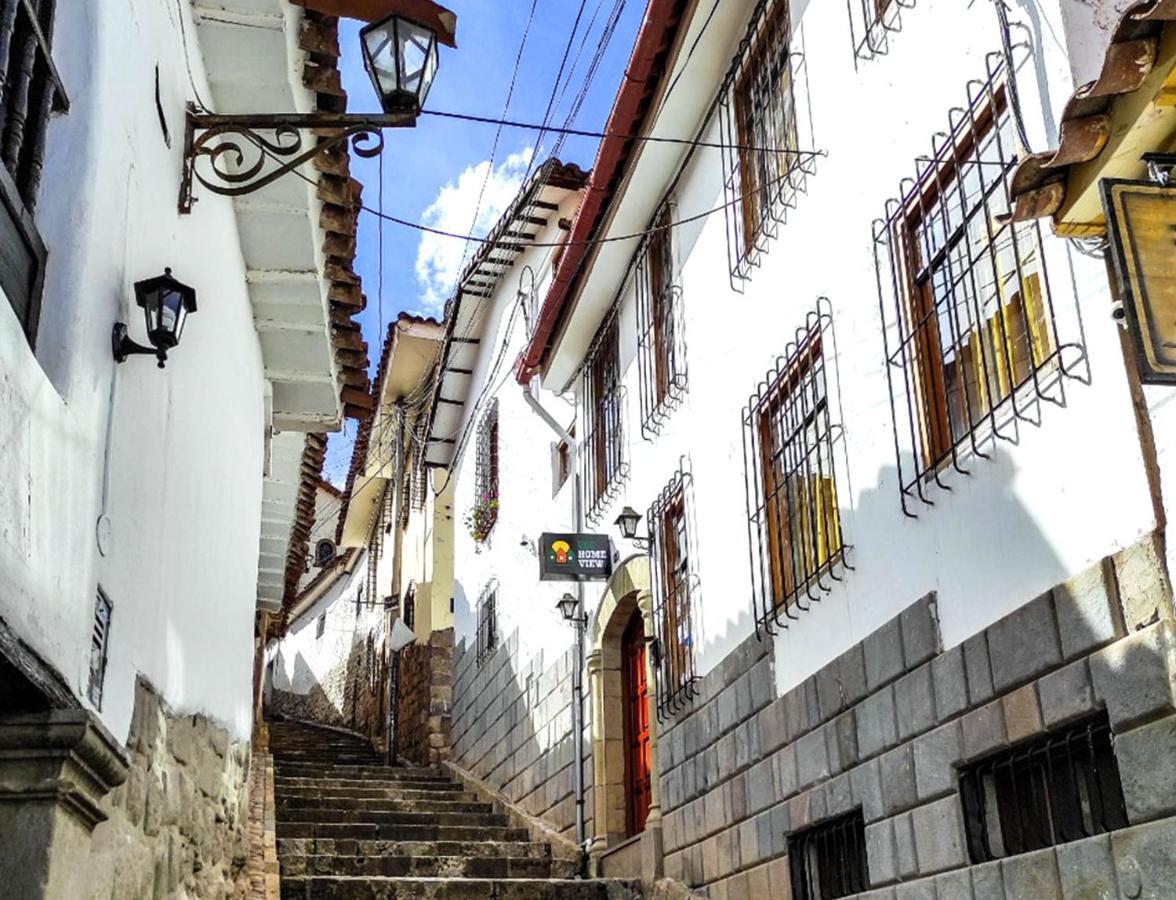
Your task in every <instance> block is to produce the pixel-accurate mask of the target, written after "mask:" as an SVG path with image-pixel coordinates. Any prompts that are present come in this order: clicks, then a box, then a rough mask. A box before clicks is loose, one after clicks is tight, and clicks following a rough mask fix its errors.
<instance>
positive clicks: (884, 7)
mask: <svg viewBox="0 0 1176 900" xmlns="http://www.w3.org/2000/svg"><path fill="white" fill-rule="evenodd" d="M914 5H915V0H849V30H850V35H851V37H852V39H853V53H854V56H855V57H856V58H857V59H861V60H869V59H873V58H874V57H875V56H882V55H883V54H885V53H886V52H887V51H888V50H889V49H890V35H892V34H895V33H896V32H898V31H899V30H901V28H902V11H903V10H906V9H911V8H912V7H914Z"/></svg>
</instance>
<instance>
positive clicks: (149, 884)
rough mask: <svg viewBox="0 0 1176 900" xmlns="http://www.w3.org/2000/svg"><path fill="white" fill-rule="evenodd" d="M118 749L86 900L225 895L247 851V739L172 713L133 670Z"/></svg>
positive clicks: (215, 898) (206, 899)
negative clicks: (130, 703)
mask: <svg viewBox="0 0 1176 900" xmlns="http://www.w3.org/2000/svg"><path fill="white" fill-rule="evenodd" d="M127 751H128V754H129V756H130V759H131V766H130V771H129V773H128V777H127V780H126V782H125V783H124V784H122V785H121V786H120V787H118V788H116V789H115V790H113V791H111V792H110V794H108V795H107V796H106V798H105V799H104V800H103V802H102V808H103V811H104V812H106V814H107V815H108V816H109V818H108V819H107V820H106V821H105V822H103V823H101V824H99V825H98V827H97V828H95V829H94V833H93V838H92V843H91V849H90V858H89V860H88V861H86V862H85V863H84V864H85V865H86V866H87V878H88V883H89V884H90V886H91V887H90V890H89V893H88V894H87V897H86V900H147V898H153V900H162V898H167V900H181V898H183V900H189V898H200V900H224V898H230V897H233V896H234V892H235V890H236V889H237V882H238V880H243V879H241V876H242V871H243V869H244V867H245V863H246V857H247V841H246V829H245V822H246V813H247V788H246V783H247V779H248V774H249V772H248V770H249V744H248V743H247V742H244V741H232V740H230V738H229V732H228V731H227V730H226V729H225V728H223V727H221V726H220V725H218V724H217V723H216V722H213V721H210V720H209V719H207V718H206V717H205V716H202V715H197V716H177V715H175V714H173V713H172V712H171V711H170V710H168V709H167V707H166V706H165V705H164V704H163V703H162V701H161V700H160V698H159V695H158V694H157V693H156V692H155V690H154V689H153V688H152V687H151V686H150V685H149V684H148V683H147V682H146V681H144V680H143V679H141V678H140V679H139V682H138V684H137V686H136V691H135V709H134V714H133V718H132V720H131V732H130V737H129V739H128V741H127ZM79 864H82V863H79ZM0 893H3V891H2V890H0Z"/></svg>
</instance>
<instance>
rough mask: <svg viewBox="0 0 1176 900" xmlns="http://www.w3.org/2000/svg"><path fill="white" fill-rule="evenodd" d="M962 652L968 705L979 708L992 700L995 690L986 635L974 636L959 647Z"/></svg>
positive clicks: (983, 633)
mask: <svg viewBox="0 0 1176 900" xmlns="http://www.w3.org/2000/svg"><path fill="white" fill-rule="evenodd" d="M961 646H962V647H963V651H964V671H965V673H966V674H967V678H968V705H969V706H979V705H980V704H981V703H986V702H988V701H989V700H991V699H992V697H993V695H994V694H995V693H996V689H995V688H994V687H993V685H992V661H991V660H990V659H989V655H988V633H987V632H985V631H981V632H980V633H979V634H974V635H972V636H971V637H970V638H968V639H967V640H966V641H964V643H963V644H962V645H961Z"/></svg>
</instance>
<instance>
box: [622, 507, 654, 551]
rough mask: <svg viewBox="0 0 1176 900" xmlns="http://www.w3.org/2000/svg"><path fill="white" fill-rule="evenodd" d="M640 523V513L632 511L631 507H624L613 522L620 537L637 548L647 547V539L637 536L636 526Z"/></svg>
mask: <svg viewBox="0 0 1176 900" xmlns="http://www.w3.org/2000/svg"><path fill="white" fill-rule="evenodd" d="M640 521H641V513H639V512H637V510H635V509H633V507H631V506H626V507H625V508H624V509H622V510H621V514H620V515H619V516H617V520H616V522H615V524H616V526H617V528H619V529H620V530H621V537H623V538H624V539H625V540H627V541H632V542H633V543H634V544H636V545H637V546H638V547H642V548H645V547H648V546H649V538H648V536H646V537H638V536H637V525H638V523H639V522H640Z"/></svg>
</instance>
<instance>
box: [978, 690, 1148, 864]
mask: <svg viewBox="0 0 1176 900" xmlns="http://www.w3.org/2000/svg"><path fill="white" fill-rule="evenodd" d="M960 797H961V799H962V800H963V805H964V825H965V828H966V830H967V836H968V852H969V853H970V854H971V856H972V861H973V862H977V863H982V862H989V861H991V860H994V859H1001V858H1003V857H1006V856H1013V855H1015V854H1018V853H1028V852H1030V851H1032V850H1042V849H1044V848H1046V847H1052V846H1054V845H1055V844H1064V843H1066V842H1067V841H1077V840H1081V839H1082V838H1087V837H1093V836H1094V835H1096V834H1104V833H1106V832H1108V831H1113V830H1114V829H1116V828H1125V827H1126V826H1127V810H1126V806H1125V805H1124V802H1123V786H1122V784H1121V782H1120V780H1119V767H1118V763H1117V762H1116V761H1115V751H1114V747H1113V746H1112V744H1111V726H1110V723H1109V722H1108V720H1107V716H1106V713H1105V712H1104V713H1101V714H1099V715H1098V716H1097V717H1094V718H1092V719H1087V720H1084V721H1082V722H1079V723H1077V724H1074V725H1071V726H1069V727H1067V728H1064V729H1060V730H1057V731H1053V732H1050V733H1049V734H1046V735H1042V736H1041V737H1039V738H1035V739H1034V740H1031V741H1029V742H1028V743H1026V744H1023V745H1022V746H1020V747H1015V748H1013V749H1011V750H1005V751H1002V752H1001V753H998V754H996V755H995V756H991V757H989V758H987V759H985V760H981V761H980V762H977V763H973V764H971V765H969V766H967V767H965V768H963V769H961V771H960Z"/></svg>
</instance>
